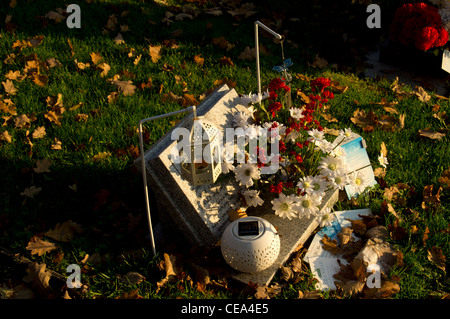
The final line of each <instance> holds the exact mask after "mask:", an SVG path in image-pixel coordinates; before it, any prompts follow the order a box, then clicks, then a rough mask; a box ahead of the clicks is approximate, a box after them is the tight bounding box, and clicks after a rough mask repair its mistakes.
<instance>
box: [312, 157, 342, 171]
mask: <svg viewBox="0 0 450 319" xmlns="http://www.w3.org/2000/svg"><path fill="white" fill-rule="evenodd" d="M318 168H319V169H320V172H321V174H322V175H324V176H328V175H330V174H331V173H332V172H335V171H338V170H342V169H346V165H345V161H344V159H343V158H341V157H333V156H327V157H325V158H323V159H322V160H321V161H320V162H319V166H318Z"/></svg>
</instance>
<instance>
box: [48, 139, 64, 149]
mask: <svg viewBox="0 0 450 319" xmlns="http://www.w3.org/2000/svg"><path fill="white" fill-rule="evenodd" d="M50 148H51V149H52V150H61V149H62V147H61V141H60V140H58V139H57V138H56V137H55V144H52V145H51V147H50Z"/></svg>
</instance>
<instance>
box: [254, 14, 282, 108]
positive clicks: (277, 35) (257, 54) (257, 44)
mask: <svg viewBox="0 0 450 319" xmlns="http://www.w3.org/2000/svg"><path fill="white" fill-rule="evenodd" d="M258 27H261V28H263V29H264V30H266V31H267V32H269V33H270V34H271V35H273V36H274V37H275V38H277V39H278V40H281V41H283V40H284V37H283V36H282V35H281V34H278V33H276V32H275V31H273V30H272V29H270V28H268V27H267V26H265V25H264V24H262V23H261V22H260V21H255V53H256V78H257V80H258V97H259V99H260V100H259V101H261V97H262V95H261V71H260V66H259V37H258Z"/></svg>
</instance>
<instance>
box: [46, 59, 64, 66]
mask: <svg viewBox="0 0 450 319" xmlns="http://www.w3.org/2000/svg"><path fill="white" fill-rule="evenodd" d="M45 62H46V63H47V66H48V67H49V68H56V67H60V66H62V64H61V62H59V61H58V60H57V59H55V58H48V59H47V60H45Z"/></svg>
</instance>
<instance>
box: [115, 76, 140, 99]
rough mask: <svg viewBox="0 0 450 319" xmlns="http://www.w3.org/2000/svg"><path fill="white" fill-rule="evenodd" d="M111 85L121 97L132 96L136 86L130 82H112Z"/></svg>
mask: <svg viewBox="0 0 450 319" xmlns="http://www.w3.org/2000/svg"><path fill="white" fill-rule="evenodd" d="M112 84H113V85H115V86H116V87H117V89H118V91H119V92H120V93H122V94H123V95H125V96H127V95H133V94H134V93H135V91H134V90H135V89H136V86H135V85H134V84H133V82H132V81H130V80H128V81H112Z"/></svg>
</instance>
